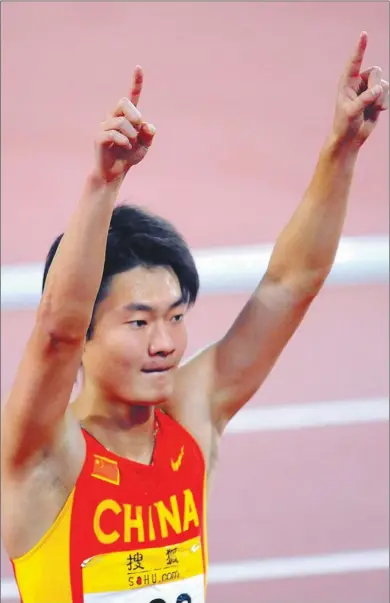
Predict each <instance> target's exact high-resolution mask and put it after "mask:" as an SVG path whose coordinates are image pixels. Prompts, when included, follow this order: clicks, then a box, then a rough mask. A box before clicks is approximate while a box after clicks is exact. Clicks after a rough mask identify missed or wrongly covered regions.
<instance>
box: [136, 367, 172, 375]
mask: <svg viewBox="0 0 390 603" xmlns="http://www.w3.org/2000/svg"><path fill="white" fill-rule="evenodd" d="M170 370H171V367H168V368H153V369H141V373H146V374H148V375H153V374H154V373H167V372H168V371H170Z"/></svg>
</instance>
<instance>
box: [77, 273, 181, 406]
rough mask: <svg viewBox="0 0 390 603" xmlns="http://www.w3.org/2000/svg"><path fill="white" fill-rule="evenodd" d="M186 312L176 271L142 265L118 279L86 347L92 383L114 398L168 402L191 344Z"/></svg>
mask: <svg viewBox="0 0 390 603" xmlns="http://www.w3.org/2000/svg"><path fill="white" fill-rule="evenodd" d="M186 310H187V306H186V305H185V304H183V303H182V300H181V289H180V285H179V282H178V280H177V278H176V276H175V275H174V274H173V273H172V272H171V271H169V270H167V269H165V268H153V269H147V268H142V267H137V268H134V269H133V270H129V271H128V272H124V273H122V274H119V275H116V276H115V277H114V278H113V280H112V283H111V286H110V289H109V293H108V295H107V297H105V299H104V300H103V301H102V302H101V303H100V304H99V306H98V309H97V312H96V318H95V322H94V332H93V336H92V339H91V340H90V341H89V342H88V343H87V344H86V347H85V353H84V356H83V366H84V372H85V377H86V379H88V380H89V381H90V382H92V384H93V385H94V387H97V388H98V389H99V391H100V393H101V394H102V395H103V396H104V397H107V399H110V400H118V401H126V402H129V403H133V404H137V403H138V404H159V403H161V402H164V401H165V400H167V399H168V398H169V397H170V396H171V395H172V393H173V384H174V375H175V370H176V369H177V367H178V365H179V362H180V360H181V358H182V356H183V353H184V351H185V348H186V344H187V333H186V328H185V325H184V321H183V319H184V314H185V312H186Z"/></svg>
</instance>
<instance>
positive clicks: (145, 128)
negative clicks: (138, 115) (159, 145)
mask: <svg viewBox="0 0 390 603" xmlns="http://www.w3.org/2000/svg"><path fill="white" fill-rule="evenodd" d="M155 133H156V128H155V127H154V126H153V125H152V124H147V123H145V122H144V123H143V124H142V126H141V129H140V131H139V134H138V142H139V144H141V145H142V146H143V147H145V148H146V149H148V148H149V147H150V146H151V144H152V142H153V139H154V135H155Z"/></svg>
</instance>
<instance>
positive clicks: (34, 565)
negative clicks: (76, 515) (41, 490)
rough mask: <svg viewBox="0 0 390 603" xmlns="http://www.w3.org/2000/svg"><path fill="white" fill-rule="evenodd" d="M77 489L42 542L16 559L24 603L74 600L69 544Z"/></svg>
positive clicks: (58, 602)
mask: <svg viewBox="0 0 390 603" xmlns="http://www.w3.org/2000/svg"><path fill="white" fill-rule="evenodd" d="M74 492H75V490H74V489H73V491H72V493H71V494H70V496H69V497H68V499H67V501H66V503H65V505H64V506H63V508H62V509H61V511H60V513H59V514H58V516H57V517H56V519H55V521H54V522H53V524H52V526H51V527H50V528H49V529H48V530H47V532H46V533H45V534H44V536H43V537H42V538H41V539H40V540H39V542H38V543H37V544H36V545H35V546H34V547H33V548H32V549H30V551H28V552H27V553H26V554H25V555H22V556H21V557H17V558H15V559H12V563H13V566H14V571H15V578H16V582H17V585H18V588H19V592H20V596H21V598H22V599H23V603H37V602H38V601H39V603H54V602H55V603H72V593H71V576H70V562H69V553H70V551H69V547H70V523H71V517H72V507H73V498H74Z"/></svg>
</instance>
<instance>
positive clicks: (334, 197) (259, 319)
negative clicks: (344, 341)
mask: <svg viewBox="0 0 390 603" xmlns="http://www.w3.org/2000/svg"><path fill="white" fill-rule="evenodd" d="M366 45H367V35H366V34H364V33H363V34H362V35H361V36H360V39H359V43H358V47H357V49H356V51H355V53H354V55H353V56H352V58H351V60H350V61H349V62H348V64H347V67H346V70H345V72H344V74H343V76H342V78H341V80H340V85H339V89H338V96H337V103H336V113H335V120H334V124H333V129H332V132H331V135H330V136H329V138H328V140H327V142H326V144H325V145H324V147H323V149H322V152H321V153H320V157H319V160H318V163H317V167H316V170H315V173H314V176H313V178H312V180H311V183H310V185H309V187H308V188H307V190H306V193H305V195H304V197H303V200H302V202H301V204H300V205H299V206H298V208H297V210H296V211H295V213H294V215H293V216H292V218H291V220H290V222H289V223H288V224H287V226H286V227H285V228H284V230H283V231H282V233H281V234H280V236H279V238H278V239H277V242H276V245H275V248H274V251H273V253H272V256H271V260H270V263H269V266H268V269H267V271H266V274H265V276H264V277H263V278H262V280H261V282H260V284H259V285H258V287H257V289H256V290H255V292H254V293H253V295H252V296H251V298H250V299H249V301H248V303H247V304H246V306H245V307H244V309H243V310H242V312H241V313H240V314H239V316H238V318H237V319H236V321H235V322H234V324H233V326H232V327H231V328H230V330H229V331H228V333H227V334H226V335H225V337H223V338H222V339H221V340H220V341H219V342H217V343H216V344H214V345H213V346H211V347H210V348H208V349H207V350H205V351H204V352H203V353H201V354H200V355H199V356H198V357H197V358H194V360H193V361H192V363H193V368H196V367H197V368H198V369H199V370H200V371H201V372H203V373H204V374H205V376H206V381H207V384H208V387H209V398H210V400H211V416H212V418H213V423H214V425H215V426H216V428H217V429H218V431H222V430H223V428H224V426H225V425H226V423H227V422H228V420H229V419H230V418H231V417H232V416H233V415H234V414H235V413H236V412H237V411H238V410H239V409H240V408H241V407H242V406H243V404H244V403H245V402H247V401H248V400H249V399H250V398H251V397H252V395H253V394H254V393H255V392H256V390H257V389H258V388H259V387H260V385H261V384H262V382H263V381H264V379H265V378H266V376H267V375H268V374H269V372H270V371H271V369H272V367H273V366H274V364H275V362H276V360H277V358H278V357H279V355H280V354H281V352H282V351H283V349H284V347H285V346H286V344H287V342H288V341H289V340H290V338H291V337H292V335H293V334H294V332H295V331H296V329H297V327H298V326H299V324H300V323H301V321H302V319H303V317H304V316H305V314H306V312H307V310H308V308H309V306H310V304H311V302H312V301H313V299H314V298H315V297H316V295H317V294H318V292H319V291H320V289H321V287H322V285H323V284H324V282H325V279H326V277H327V276H328V274H329V272H330V270H331V267H332V264H333V262H334V258H335V255H336V250H337V247H338V244H339V240H340V236H341V232H342V227H343V223H344V218H345V214H346V209H347V201H348V195H349V190H350V185H351V181H352V177H353V174H354V169H355V165H356V160H357V157H358V153H359V149H360V148H361V146H362V144H363V143H364V141H365V140H366V139H367V138H368V136H369V135H370V133H371V132H372V130H373V128H374V126H375V123H376V121H377V119H378V116H379V113H380V112H381V111H382V110H384V109H386V108H387V105H388V89H389V86H388V83H387V82H384V81H383V80H382V79H381V70H380V69H378V68H376V67H375V68H372V69H369V70H368V71H366V72H363V73H360V67H361V64H362V60H363V56H364V51H365V48H366ZM192 363H191V362H190V363H189V365H191V364H192ZM188 369H189V370H191V368H190V366H188ZM195 372H197V371H195Z"/></svg>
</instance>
